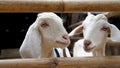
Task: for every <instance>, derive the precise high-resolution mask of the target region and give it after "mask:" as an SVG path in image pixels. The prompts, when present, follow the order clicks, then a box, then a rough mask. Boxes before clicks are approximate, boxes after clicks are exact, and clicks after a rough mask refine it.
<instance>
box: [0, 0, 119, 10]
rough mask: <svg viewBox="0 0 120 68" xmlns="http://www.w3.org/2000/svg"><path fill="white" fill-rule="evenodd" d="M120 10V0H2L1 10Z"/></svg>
mask: <svg viewBox="0 0 120 68" xmlns="http://www.w3.org/2000/svg"><path fill="white" fill-rule="evenodd" d="M44 11H47V12H48V11H51V12H81V11H99V12H100V11H120V1H119V0H105V1H103V0H102V1H101V0H0V12H44Z"/></svg>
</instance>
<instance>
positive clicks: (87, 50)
mask: <svg viewBox="0 0 120 68" xmlns="http://www.w3.org/2000/svg"><path fill="white" fill-rule="evenodd" d="M94 48H95V46H94V47H91V48H88V47H84V50H85V51H86V52H90V51H92V50H93V49H94Z"/></svg>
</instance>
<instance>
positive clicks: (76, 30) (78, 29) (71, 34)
mask: <svg viewBox="0 0 120 68" xmlns="http://www.w3.org/2000/svg"><path fill="white" fill-rule="evenodd" d="M82 32H83V26H82V25H80V26H78V27H76V28H75V29H73V30H72V31H71V32H70V33H69V36H73V35H77V34H80V33H82Z"/></svg>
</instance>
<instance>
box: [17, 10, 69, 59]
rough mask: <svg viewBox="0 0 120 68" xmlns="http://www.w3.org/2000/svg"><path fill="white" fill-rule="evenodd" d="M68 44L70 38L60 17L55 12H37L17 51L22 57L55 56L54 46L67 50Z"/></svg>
mask: <svg viewBox="0 0 120 68" xmlns="http://www.w3.org/2000/svg"><path fill="white" fill-rule="evenodd" d="M63 36H66V37H65V38H64V37H63ZM69 44H70V39H69V37H68V33H67V31H66V30H65V28H64V26H63V22H62V19H61V18H60V17H59V16H57V15H56V14H55V13H52V12H44V13H39V14H38V16H37V19H36V21H35V22H34V23H33V24H32V25H31V26H30V27H29V29H28V31H27V33H26V36H25V39H24V41H23V43H22V45H21V47H20V50H19V52H20V55H21V57H22V58H38V57H39V58H43V57H44V58H46V57H55V56H56V55H55V54H54V50H53V49H54V48H65V50H67V46H68V45H69ZM59 51H60V50H59ZM61 51H62V49H61ZM67 53H68V51H67ZM68 54H69V53H68Z"/></svg>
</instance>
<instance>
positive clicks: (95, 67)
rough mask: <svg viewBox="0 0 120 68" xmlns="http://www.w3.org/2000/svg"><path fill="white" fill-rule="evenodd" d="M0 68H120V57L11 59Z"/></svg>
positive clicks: (5, 61) (2, 61)
mask: <svg viewBox="0 0 120 68" xmlns="http://www.w3.org/2000/svg"><path fill="white" fill-rule="evenodd" d="M0 68H120V56H105V57H81V58H80V57H74V58H43V59H9V60H0Z"/></svg>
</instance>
